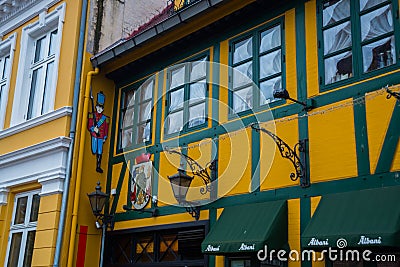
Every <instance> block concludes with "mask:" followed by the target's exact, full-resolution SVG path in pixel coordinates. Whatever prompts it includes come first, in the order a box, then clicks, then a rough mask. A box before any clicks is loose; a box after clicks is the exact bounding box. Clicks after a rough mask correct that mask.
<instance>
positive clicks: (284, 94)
mask: <svg viewBox="0 0 400 267" xmlns="http://www.w3.org/2000/svg"><path fill="white" fill-rule="evenodd" d="M272 94H273V96H274V98H282V99H287V100H291V101H293V102H296V103H297V104H300V105H302V106H303V107H304V110H306V111H309V110H311V109H313V108H314V100H313V99H308V100H307V103H304V102H300V101H298V100H296V99H294V98H291V97H290V95H289V92H288V91H287V90H286V89H280V90H274V91H273V93H272Z"/></svg>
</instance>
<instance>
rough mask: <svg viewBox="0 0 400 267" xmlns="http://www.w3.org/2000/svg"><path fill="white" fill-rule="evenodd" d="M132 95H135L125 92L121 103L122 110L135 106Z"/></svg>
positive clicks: (132, 92)
mask: <svg viewBox="0 0 400 267" xmlns="http://www.w3.org/2000/svg"><path fill="white" fill-rule="evenodd" d="M134 95H135V94H134V91H133V90H131V91H128V92H125V94H124V101H123V103H124V105H123V108H127V107H129V106H133V105H134V104H135V100H134Z"/></svg>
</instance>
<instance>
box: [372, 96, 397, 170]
mask: <svg viewBox="0 0 400 267" xmlns="http://www.w3.org/2000/svg"><path fill="white" fill-rule="evenodd" d="M399 128H400V101H399V100H397V101H396V106H395V107H394V110H393V114H392V118H391V119H390V124H389V128H388V130H387V132H386V137H385V141H384V143H383V146H382V150H381V154H380V156H379V160H378V164H377V165H376V170H375V173H382V172H388V171H390V168H391V166H392V163H393V160H394V156H395V153H396V148H397V145H398V143H399V137H400V130H399Z"/></svg>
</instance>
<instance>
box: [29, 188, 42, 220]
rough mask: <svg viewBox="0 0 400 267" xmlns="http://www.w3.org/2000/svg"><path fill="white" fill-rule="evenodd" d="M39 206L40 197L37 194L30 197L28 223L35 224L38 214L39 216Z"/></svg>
mask: <svg viewBox="0 0 400 267" xmlns="http://www.w3.org/2000/svg"><path fill="white" fill-rule="evenodd" d="M39 204H40V196H39V195H38V194H35V195H33V197H32V208H31V216H30V217H31V218H30V220H29V221H30V222H37V219H38V214H39Z"/></svg>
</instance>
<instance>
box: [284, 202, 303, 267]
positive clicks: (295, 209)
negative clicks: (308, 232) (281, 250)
mask: <svg viewBox="0 0 400 267" xmlns="http://www.w3.org/2000/svg"><path fill="white" fill-rule="evenodd" d="M287 203H288V242H289V246H290V249H291V250H297V251H299V252H300V199H290V200H288V201H287ZM288 264H289V267H300V266H301V262H300V261H289V262H288Z"/></svg>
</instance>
